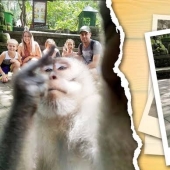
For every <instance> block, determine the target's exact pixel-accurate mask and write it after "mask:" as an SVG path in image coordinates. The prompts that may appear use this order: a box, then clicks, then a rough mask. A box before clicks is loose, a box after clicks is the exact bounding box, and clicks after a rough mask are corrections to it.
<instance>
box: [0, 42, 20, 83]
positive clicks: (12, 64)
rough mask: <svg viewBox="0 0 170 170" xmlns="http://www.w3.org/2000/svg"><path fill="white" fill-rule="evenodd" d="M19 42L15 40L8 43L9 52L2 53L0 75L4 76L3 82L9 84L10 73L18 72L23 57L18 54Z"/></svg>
mask: <svg viewBox="0 0 170 170" xmlns="http://www.w3.org/2000/svg"><path fill="white" fill-rule="evenodd" d="M17 48H18V42H17V40H15V39H9V40H8V41H7V49H8V51H4V52H2V54H1V55H0V74H1V75H2V77H1V81H2V82H3V83H6V82H8V80H9V79H8V72H10V71H11V72H13V73H15V72H17V71H18V70H19V69H20V63H21V56H20V55H19V53H18V52H17Z"/></svg>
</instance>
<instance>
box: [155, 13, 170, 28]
mask: <svg viewBox="0 0 170 170" xmlns="http://www.w3.org/2000/svg"><path fill="white" fill-rule="evenodd" d="M158 20H169V21H170V15H157V14H153V21H152V31H157V29H158V28H157V25H158Z"/></svg>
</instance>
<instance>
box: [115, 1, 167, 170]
mask: <svg viewBox="0 0 170 170" xmlns="http://www.w3.org/2000/svg"><path fill="white" fill-rule="evenodd" d="M112 1H113V10H114V12H115V14H116V17H117V18H118V20H119V24H120V25H121V26H122V27H123V30H124V32H125V41H124V47H123V53H124V54H123V60H122V63H121V66H120V69H121V71H122V72H123V73H124V74H125V75H126V78H127V79H128V81H129V84H130V89H131V95H132V108H133V118H134V125H135V129H136V131H137V129H138V127H139V123H140V120H141V118H142V114H143V111H144V108H145V104H146V101H147V97H148V93H147V90H148V76H149V62H148V56H147V50H146V45H145V39H144V33H145V32H150V31H152V19H153V14H159V15H170V1H169V0H112ZM137 134H138V135H139V136H140V138H141V139H142V141H143V147H142V151H141V154H140V156H139V158H138V164H139V168H140V169H141V170H167V169H170V167H167V166H166V165H165V159H164V156H157V155H145V154H144V152H143V149H144V145H145V144H144V134H143V133H141V132H138V131H137ZM169 159H170V158H169Z"/></svg>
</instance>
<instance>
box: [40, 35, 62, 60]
mask: <svg viewBox="0 0 170 170" xmlns="http://www.w3.org/2000/svg"><path fill="white" fill-rule="evenodd" d="M52 45H55V46H56V43H55V41H54V40H53V39H51V38H48V39H47V40H46V41H45V49H44V50H43V54H45V53H46V52H47V50H49V49H50V48H51V46H52ZM55 52H56V57H60V51H59V50H58V49H57V46H56V48H55Z"/></svg>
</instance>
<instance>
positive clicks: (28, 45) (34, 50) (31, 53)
mask: <svg viewBox="0 0 170 170" xmlns="http://www.w3.org/2000/svg"><path fill="white" fill-rule="evenodd" d="M18 53H19V54H20V56H21V57H22V63H21V64H22V66H23V65H24V64H25V63H27V62H28V61H30V60H38V59H40V58H41V57H42V54H41V49H40V46H39V44H38V43H37V42H36V41H34V37H33V35H32V33H31V32H30V31H29V30H27V29H26V30H25V31H24V32H23V34H22V42H21V43H20V44H19V46H18Z"/></svg>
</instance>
